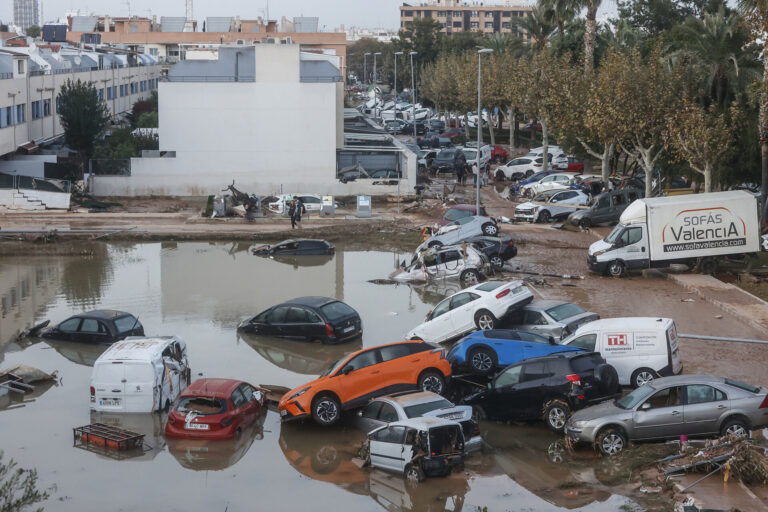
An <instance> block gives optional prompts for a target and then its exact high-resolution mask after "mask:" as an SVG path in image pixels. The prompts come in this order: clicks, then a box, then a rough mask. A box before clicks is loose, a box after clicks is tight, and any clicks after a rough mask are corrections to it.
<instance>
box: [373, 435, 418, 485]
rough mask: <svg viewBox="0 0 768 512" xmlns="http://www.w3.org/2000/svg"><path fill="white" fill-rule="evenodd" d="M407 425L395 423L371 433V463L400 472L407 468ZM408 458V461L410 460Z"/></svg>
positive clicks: (374, 465)
mask: <svg viewBox="0 0 768 512" xmlns="http://www.w3.org/2000/svg"><path fill="white" fill-rule="evenodd" d="M404 442H405V427H403V426H400V425H393V426H390V427H386V428H383V429H381V430H379V431H378V432H375V433H374V434H372V435H371V441H370V451H371V465H373V467H379V468H385V469H389V470H391V471H396V472H398V473H400V472H402V471H403V469H404V468H405V464H406V461H405V455H406V453H405V444H404ZM410 459H411V458H410V457H409V458H408V461H407V462H410V461H411V460H410Z"/></svg>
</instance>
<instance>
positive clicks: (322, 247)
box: [251, 239, 336, 257]
mask: <svg viewBox="0 0 768 512" xmlns="http://www.w3.org/2000/svg"><path fill="white" fill-rule="evenodd" d="M335 251H336V248H335V247H334V246H333V245H331V244H330V243H328V242H326V241H325V240H312V239H301V240H284V241H282V242H280V243H279V244H275V245H260V246H258V247H254V248H253V249H252V250H251V252H252V253H253V254H254V255H256V256H273V257H279V256H326V255H329V254H333V253H334V252H335Z"/></svg>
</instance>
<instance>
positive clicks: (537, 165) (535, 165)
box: [533, 164, 541, 167]
mask: <svg viewBox="0 0 768 512" xmlns="http://www.w3.org/2000/svg"><path fill="white" fill-rule="evenodd" d="M533 166H534V167H541V164H533Z"/></svg>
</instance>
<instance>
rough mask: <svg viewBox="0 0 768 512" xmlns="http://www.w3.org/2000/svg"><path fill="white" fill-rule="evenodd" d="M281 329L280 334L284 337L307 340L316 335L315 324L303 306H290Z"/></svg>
mask: <svg viewBox="0 0 768 512" xmlns="http://www.w3.org/2000/svg"><path fill="white" fill-rule="evenodd" d="M314 316H315V317H317V315H314ZM282 329H283V333H282V335H283V336H285V337H286V338H293V339H302V340H309V339H312V338H313V337H314V336H316V332H315V331H316V329H317V325H316V322H314V323H313V322H311V321H310V316H309V312H308V311H307V310H306V309H305V308H303V307H300V306H290V307H289V308H288V311H287V313H286V314H285V322H284V324H283V327H282Z"/></svg>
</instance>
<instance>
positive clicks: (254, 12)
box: [0, 0, 616, 30]
mask: <svg viewBox="0 0 768 512" xmlns="http://www.w3.org/2000/svg"><path fill="white" fill-rule="evenodd" d="M40 2H41V3H42V5H43V17H44V20H43V21H53V20H55V19H57V18H60V17H63V16H64V14H65V13H66V12H67V11H74V10H76V9H80V11H81V14H91V13H93V14H99V15H102V14H110V15H112V16H127V15H128V5H130V13H131V14H132V15H134V16H151V15H152V14H154V15H156V16H157V17H158V18H159V17H160V16H184V14H185V11H184V6H185V1H184V0H129V1H126V0H40ZM402 3H403V1H402V0H272V1H271V2H267V1H266V0H196V1H195V18H196V19H198V20H200V21H202V20H203V19H205V18H206V17H208V16H238V15H239V16H240V17H241V18H244V19H248V18H256V17H257V16H265V12H266V8H267V6H269V17H270V18H271V19H277V20H279V19H280V18H281V17H282V16H285V17H287V18H292V17H294V16H302V15H303V16H318V17H319V18H320V28H321V30H332V29H334V28H336V27H338V26H339V25H341V24H344V25H345V26H346V27H350V26H353V25H354V26H358V27H365V28H379V27H384V28H391V29H397V28H398V26H399V24H400V20H399V18H400V14H399V10H398V7H399V6H400V5H402ZM408 3H411V4H416V3H418V0H414V1H411V2H408ZM486 3H492V2H486ZM498 3H501V2H498ZM520 3H523V4H528V3H532V2H530V1H527V0H521V2H520ZM615 6H616V3H615V0H607V1H605V0H604V1H603V3H602V7H601V9H600V12H599V13H598V14H599V15H601V16H604V15H606V14H608V15H614V14H615V12H616V7H615ZM12 19H13V0H0V20H2V21H4V22H5V21H11V20H12ZM200 25H202V23H201V24H200Z"/></svg>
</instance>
